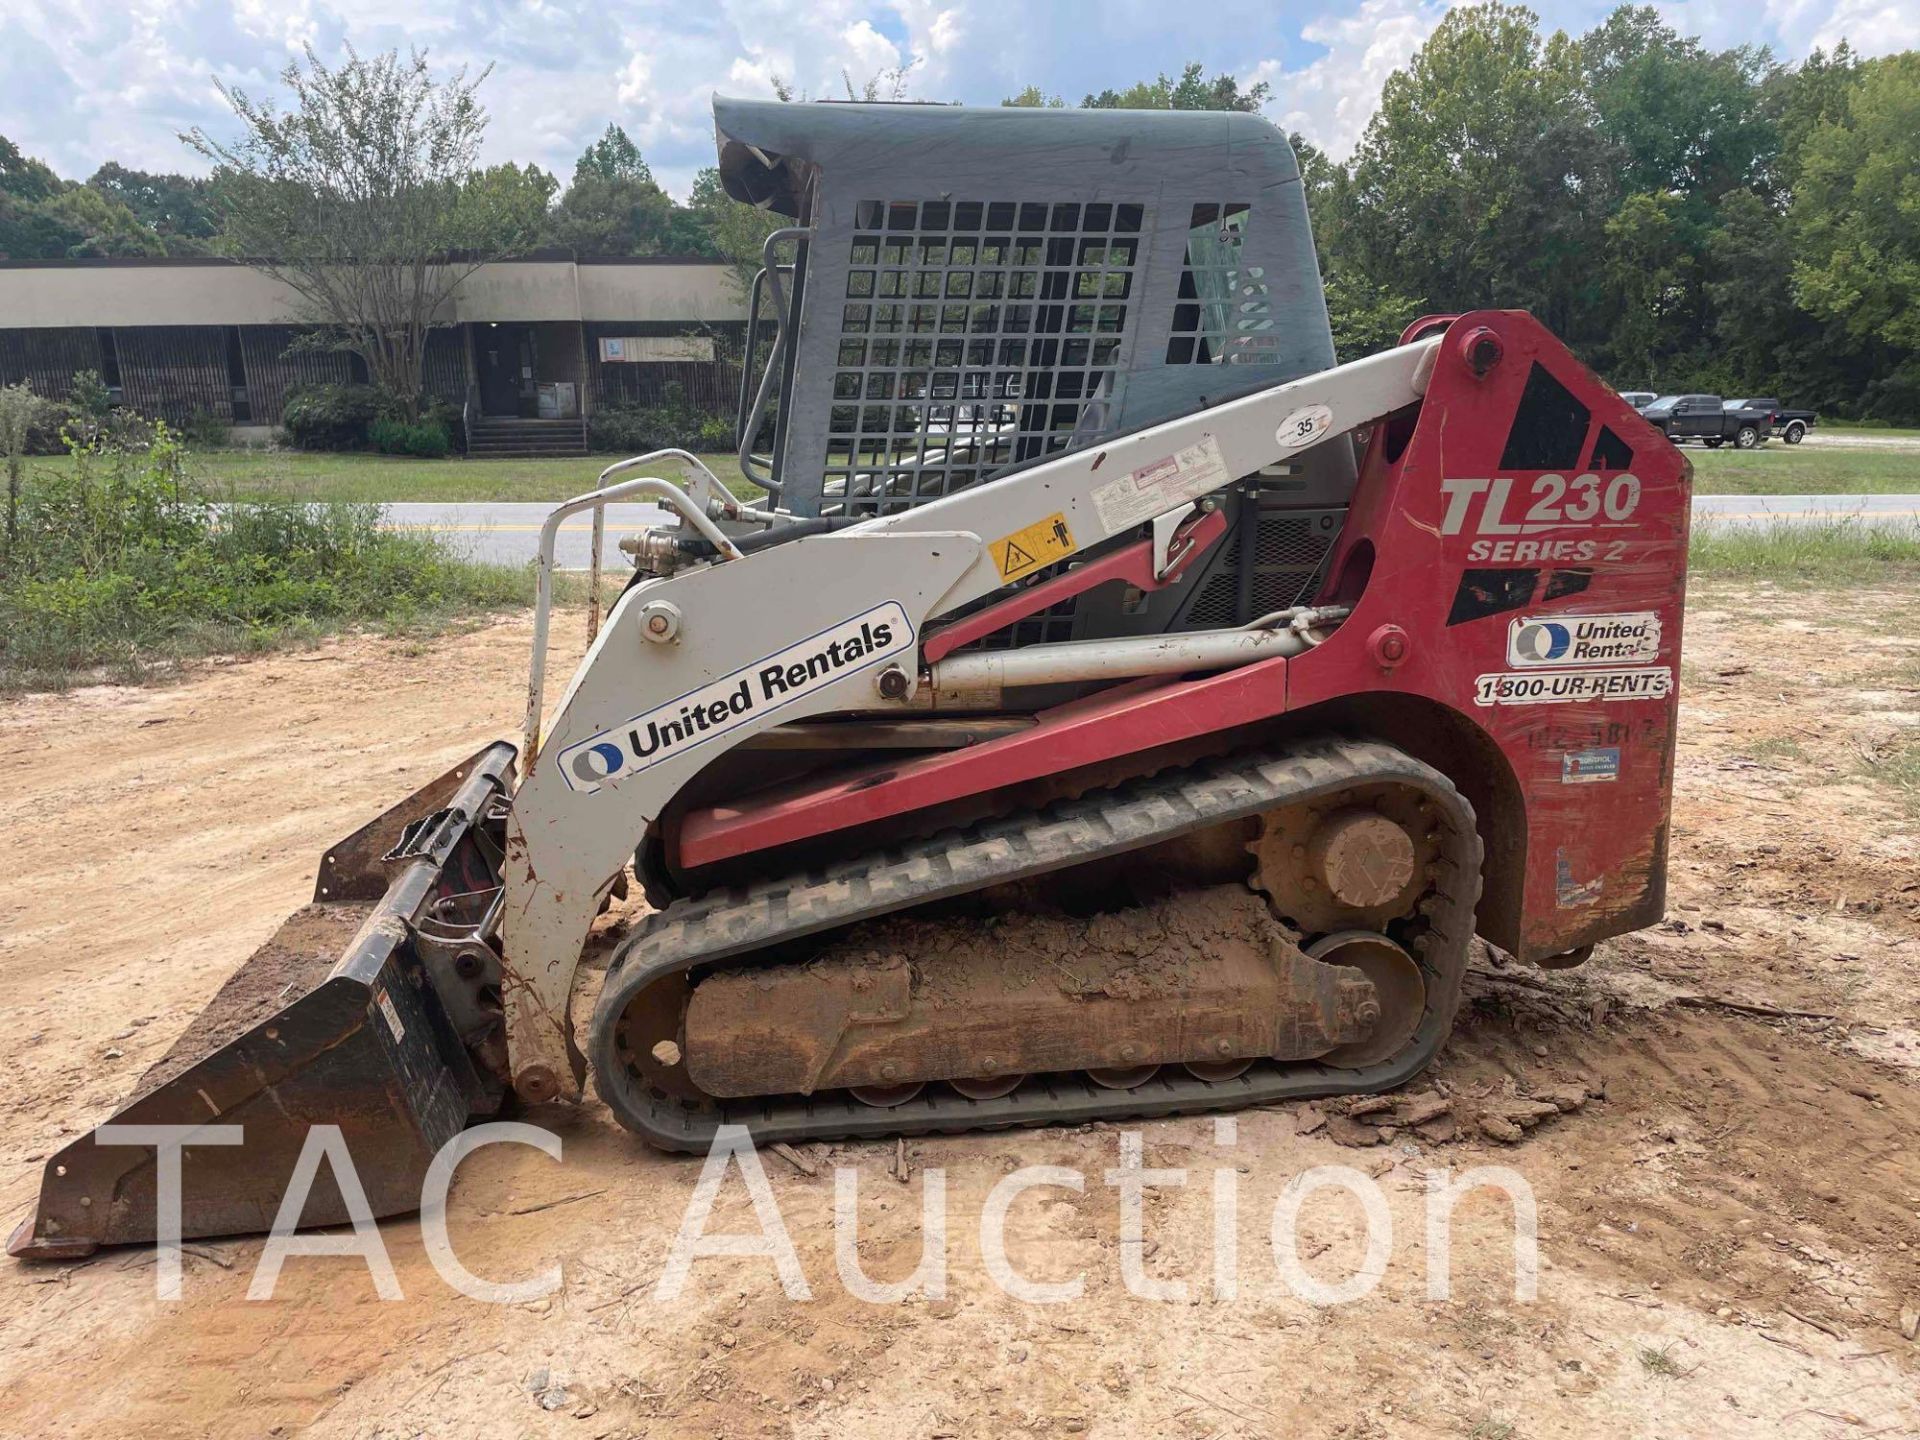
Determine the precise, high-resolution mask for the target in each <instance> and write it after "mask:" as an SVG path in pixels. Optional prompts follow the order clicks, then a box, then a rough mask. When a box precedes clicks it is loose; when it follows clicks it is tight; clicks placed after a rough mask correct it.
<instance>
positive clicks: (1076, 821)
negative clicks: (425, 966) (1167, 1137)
mask: <svg viewBox="0 0 1920 1440" xmlns="http://www.w3.org/2000/svg"><path fill="white" fill-rule="evenodd" d="M1382 781H1387V782H1397V783H1401V784H1405V785H1408V786H1410V787H1412V788H1414V789H1417V790H1420V791H1422V792H1424V793H1425V794H1426V796H1427V797H1428V798H1429V799H1430V800H1431V801H1432V802H1433V804H1434V807H1435V819H1436V821H1437V822H1439V823H1438V826H1437V828H1438V830H1439V832H1440V839H1441V850H1440V859H1439V861H1438V863H1437V865H1436V871H1437V874H1436V877H1435V879H1434V882H1433V885H1432V887H1431V888H1430V889H1429V891H1428V892H1427V894H1426V895H1425V896H1424V897H1423V898H1422V900H1421V902H1420V904H1419V907H1418V911H1419V913H1420V914H1421V915H1422V917H1423V918H1424V919H1425V920H1426V921H1427V923H1428V929H1427V930H1426V932H1425V933H1424V934H1423V935H1422V936H1421V937H1420V938H1419V939H1418V940H1416V942H1415V947H1414V953H1415V957H1416V958H1417V959H1418V960H1419V961H1420V963H1421V968H1422V970H1423V971H1424V972H1425V975H1426V981H1427V1006H1426V1011H1425V1013H1424V1014H1423V1016H1422V1017H1421V1022H1420V1027H1419V1029H1418V1030H1417V1031H1416V1032H1415V1034H1414V1038H1413V1040H1412V1042H1411V1043H1410V1044H1409V1045H1408V1046H1407V1048H1406V1049H1405V1050H1403V1051H1402V1052H1401V1053H1400V1054H1399V1055H1397V1056H1395V1057H1393V1058H1392V1059H1390V1060H1384V1061H1381V1062H1380V1063H1378V1064H1376V1065H1371V1066H1368V1067H1366V1068H1364V1069H1356V1070H1336V1069H1333V1068H1331V1067H1329V1066H1325V1065H1320V1064H1318V1063H1315V1062H1311V1061H1307V1062H1293V1063H1289V1064H1286V1065H1280V1064H1277V1063H1274V1062H1270V1061H1262V1062H1259V1063H1258V1064H1256V1065H1255V1066H1254V1067H1253V1068H1252V1069H1251V1070H1249V1071H1247V1072H1246V1073H1245V1074H1243V1075H1240V1076H1238V1077H1237V1078H1235V1079H1233V1080H1229V1081H1224V1082H1220V1083H1212V1082H1209V1081H1204V1080H1198V1079H1195V1078H1194V1077H1192V1076H1191V1075H1188V1074H1187V1073H1186V1072H1185V1071H1184V1070H1181V1069H1180V1068H1179V1067H1177V1066H1173V1065H1166V1066H1162V1067H1161V1069H1160V1072H1159V1074H1158V1075H1156V1076H1155V1077H1154V1078H1153V1079H1152V1080H1150V1081H1148V1082H1147V1083H1146V1084H1145V1085H1143V1086H1141V1087H1140V1088H1139V1089H1137V1090H1107V1089H1103V1088H1101V1087H1100V1086H1097V1085H1095V1084H1094V1083H1093V1082H1092V1081H1090V1080H1087V1079H1085V1078H1083V1077H1081V1076H1079V1075H1076V1074H1073V1073H1061V1074H1053V1075H1036V1076H1034V1077H1032V1078H1031V1079H1029V1080H1028V1081H1027V1083H1026V1084H1024V1085H1022V1086H1021V1087H1020V1088H1019V1089H1018V1090H1016V1091H1014V1092H1013V1093H1012V1094H1011V1095H1006V1096H1003V1097H1001V1098H1000V1099H997V1100H969V1099H967V1098H966V1097H964V1096H962V1095H959V1094H956V1093H954V1092H953V1091H951V1090H948V1089H946V1088H944V1087H941V1086H938V1085H933V1084H930V1085H929V1086H928V1087H927V1089H926V1090H924V1091H922V1092H921V1094H920V1095H919V1096H917V1097H916V1098H915V1099H913V1100H910V1101H908V1102H907V1103H906V1104H905V1105H901V1106H897V1107H894V1108H892V1109H876V1108H874V1107H872V1106H868V1105H863V1104H861V1103H860V1102H858V1101H856V1100H854V1099H852V1098H851V1097H849V1096H848V1095H847V1094H846V1093H845V1092H844V1091H830V1092H823V1093H821V1094H819V1095H815V1096H811V1097H808V1096H797V1095H796V1096H776V1097H768V1098H760V1099H751V1100H734V1101H724V1102H717V1103H716V1104H715V1105H714V1106H713V1107H711V1108H699V1109H695V1108H691V1107H689V1106H687V1105H685V1104H683V1103H681V1102H679V1101H677V1100H675V1099H673V1098H671V1097H668V1096H665V1095H662V1094H661V1093H660V1092H658V1091H657V1090H655V1089H654V1088H653V1087H652V1086H651V1085H648V1084H647V1083H646V1082H645V1081H644V1079H643V1078H640V1077H636V1076H635V1075H634V1074H633V1073H632V1072H631V1071H630V1070H629V1069H628V1068H627V1067H626V1065H625V1064H624V1063H622V1062H621V1060H620V1059H619V1055H618V1051H617V1048H616V1046H615V1042H614V1031H615V1024H616V1021H617V1020H618V1018H619V1015H620V1012H621V1011H622V1010H624V1009H625V1008H626V1006H627V1004H628V1003H629V1001H630V1000H631V999H632V998H633V997H634V996H635V995H637V994H638V993H640V991H641V990H643V989H645V988H646V987H647V986H649V985H652V984H654V983H656V982H657V981H659V980H661V979H663V978H666V977H669V976H671V975H675V974H678V973H681V972H684V971H687V970H689V969H692V968H694V967H696V966H709V965H712V964H714V963H716V962H718V961H723V960H727V959H730V958H734V957H737V956H741V955H748V954H751V953H753V952H754V951H756V950H760V949H763V948H765V947H766V946H769V945H772V944H775V943H777V942H780V941H785V940H792V939H794V938H796V937H800V936H805V935H810V934H816V933H819V932H821V931H825V930H832V929H839V928H841V927H843V926H846V925H848V924H851V923H853V922H855V921H859V920H865V919H869V918H871V917H874V916H877V915H886V914H889V913H892V912H894V911H899V910H904V909H907V908H909V907H911V906H915V905H923V904H926V903H927V902H929V901H933V900H939V899H943V898H946V897H949V896H954V895H960V894H964V893H966V892H968V891H972V890H979V889H982V888H983V887H985V886H988V885H996V884H1000V883H1002V882H1004V881H1008V880H1016V879H1019V878H1021V877H1024V876H1029V875H1038V874H1044V873H1045V872H1047V871H1051V870H1059V869H1064V868H1067V867H1069V866H1073V865H1082V864H1086V863H1088V862H1090V861H1094V860H1099V859H1103V858H1106V857H1109V856H1113V855H1119V854H1122V853H1124V852H1126V851H1129V850H1136V849H1139V848H1140V847H1141V846H1143V845H1150V844H1153V843H1155V842H1156V841H1161V840H1167V839H1171V838H1173V837H1175V836H1178V835H1183V834H1188V833H1190V832H1192V831H1195V830H1201V829H1205V828H1206V827H1208V826H1212V825H1218V824H1221V823H1223V822H1226V821H1230V820H1237V819H1241V818H1243V817H1246V816H1250V815H1257V814H1260V813H1261V812H1262V811H1266V810H1271V809H1273V808H1275V807H1276V806H1280V805H1291V804H1299V803H1302V802H1307V801H1313V800H1316V799H1320V798H1322V797H1325V796H1327V795H1331V794H1334V793H1337V792H1339V791H1342V790H1346V789H1349V788H1351V787H1353V786H1356V785H1368V784H1377V783H1380V782H1382ZM1480 852H1481V846H1480V837H1479V835H1478V833H1477V832H1476V830H1475V828H1474V820H1473V810H1472V807H1471V806H1470V805H1468V803H1467V801H1466V800H1465V799H1464V798H1463V797H1462V796H1461V795H1460V794H1459V792H1458V791H1456V790H1455V789H1454V788H1453V785H1452V784H1451V783H1450V782H1449V781H1448V780H1447V778H1446V777H1445V776H1444V775H1442V774H1441V773H1440V772H1439V771H1437V770H1434V769H1433V768H1431V767H1430V766H1427V765H1425V764H1422V763H1421V762H1420V761H1418V760H1415V759H1413V758H1412V757H1411V756H1408V755H1407V754H1405V753H1404V752H1402V751H1400V750H1396V749H1394V748H1393V747H1391V746H1388V745H1383V744H1380V743H1377V742H1372V741H1346V740H1318V741H1312V742H1308V743H1305V744H1301V745H1298V746H1294V747H1290V748H1289V749H1287V750H1285V751H1281V752H1268V753H1262V754H1255V755H1239V756H1232V757H1228V758H1224V759H1217V760H1211V761H1206V762H1203V763H1200V764H1197V765H1194V766H1191V767H1188V768H1184V769H1178V770H1169V771H1163V772H1161V773H1160V774H1157V775H1153V776H1148V777H1145V778H1142V779H1138V780H1133V781H1129V782H1126V783H1125V784H1122V785H1119V786H1116V787H1114V788H1113V789H1110V790H1102V791H1097V792H1093V793H1090V794H1087V795H1083V796H1081V797H1079V798H1077V799H1073V800H1065V801H1060V802H1057V803H1056V804H1054V805H1051V806H1049V807H1048V808H1046V809H1045V810H1041V811H1030V812H1026V813H1023V814H1020V815H1016V816H1010V817H1004V818H997V819H992V820H985V821H981V822H979V823H977V824H975V825H972V826H970V827H967V828H965V829H962V830H957V831H953V830H950V831H946V832H943V833H942V834H939V835H935V836H933V837H931V838H928V839H925V840H920V841H916V842H913V843H912V844H909V845H906V846H903V847H899V848H896V849H893V850H888V851H882V852H876V853H873V854H869V855H866V856H862V857H859V858H857V859H854V860H849V861H845V862H841V863H839V864H836V865H834V866H833V867H831V868H829V869H826V870H823V871H817V872H812V873H807V874H801V875H790V876H784V877H781V878H779V879H773V880H765V881H760V882H757V883H755V884H753V885H750V886H746V887H743V888H735V889H730V890H718V891H713V892H709V893H707V894H705V895H700V896H695V897H691V898H688V899H684V900H678V901H675V902H674V903H673V904H671V905H670V906H668V907H667V908H666V909H665V910H663V911H661V912H659V913H658V914H655V915H652V916H649V917H648V919H647V921H646V922H645V925H644V927H643V928H642V929H640V930H638V931H637V932H635V934H634V935H632V936H631V937H629V938H628V940H627V941H626V942H625V943H624V944H623V945H622V946H621V947H620V949H619V951H618V952H617V953H616V955H615V956H614V960H613V965H612V968H611V969H610V971H609V973H608V976H607V982H606V986H605V988H604V989H603V990H602V992H601V996H600V1002H599V1004H598V1006H596V1007H595V1010H594V1016H593V1027H592V1033H591V1038H590V1041H589V1044H590V1048H591V1050H592V1058H593V1069H594V1086H595V1088H596V1089H597V1090H598V1092H599V1093H600V1095H601V1097H602V1098H603V1099H604V1100H605V1101H606V1102H607V1104H608V1106H609V1107H611V1109H612V1110H613V1113H614V1115H615V1116H616V1117H617V1118H618V1119H619V1121H620V1123H621V1124H623V1125H625V1126H626V1127H627V1128H628V1129H630V1130H632V1131H634V1132H635V1133H636V1134H638V1135H640V1136H642V1137H643V1138H644V1139H646V1140H647V1141H648V1142H650V1143H651V1144H653V1145H656V1146H659V1147H660V1148H662V1149H666V1150H683V1151H696V1152H698V1151H704V1150H706V1149H707V1148H708V1147H709V1146H710V1144H711V1143H712V1140H713V1136H714V1133H715V1131H716V1129H717V1128H718V1127H719V1126H720V1125H722V1124H728V1125H743V1126H745V1127H746V1128H747V1129H748V1130H749V1131H750V1132H751V1134H752V1136H753V1138H754V1140H755V1142H756V1143H759V1144H763V1145H764V1144H771V1143H773V1142H775V1141H781V1140H789V1141H791V1140H844V1139H857V1138H871V1137H879V1136H889V1135H924V1134H934V1133H958V1132H962V1131H968V1130H981V1129H1007V1128H1011V1127H1019V1126H1030V1125H1059V1124H1081V1123H1085V1122H1087V1121H1091V1120H1115V1119H1127V1118H1135V1117H1151V1116H1161V1115H1177V1114H1185V1113H1191V1112H1195V1111H1207V1110H1229V1109H1237V1108H1239V1107H1241V1106H1246V1105H1261V1104H1269V1103H1272V1102H1275V1101H1281V1100H1292V1099H1299V1098H1304V1097H1307V1096H1313V1095H1329V1094H1336V1093H1365V1092H1368V1091H1375V1090H1388V1089H1392V1088H1393V1087H1394V1086H1397V1085H1401V1084H1404V1083H1405V1082H1406V1081H1407V1080H1409V1079H1411V1078H1412V1077H1413V1076H1414V1075H1416V1074H1418V1073H1419V1072H1420V1070H1421V1069H1422V1068H1424V1067H1425V1066H1426V1064H1427V1062H1428V1061H1429V1060H1431V1059H1432V1058H1433V1055H1434V1053H1435V1052H1436V1051H1437V1050H1438V1049H1439V1048H1440V1045H1441V1042H1442V1041H1444V1040H1445V1039H1446V1036H1447V1032H1448V1031H1449V1030H1450V1029H1451V1028H1452V1025H1453V1015H1454V1011H1455V1009H1456V1008H1457V1007H1458V1005H1459V999H1460V980H1461V975H1462V973H1463V971H1464V969H1465V961H1466V949H1467V942H1468V940H1469V939H1470V938H1471V937H1472V934H1473V911H1474V905H1475V904H1476V903H1477V901H1478V899H1479V893H1480V859H1481V853H1480Z"/></svg>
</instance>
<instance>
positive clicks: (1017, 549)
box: [987, 512, 1080, 580]
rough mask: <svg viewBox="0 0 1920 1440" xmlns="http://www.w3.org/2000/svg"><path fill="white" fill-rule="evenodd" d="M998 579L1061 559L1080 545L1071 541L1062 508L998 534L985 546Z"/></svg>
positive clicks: (1020, 573)
mask: <svg viewBox="0 0 1920 1440" xmlns="http://www.w3.org/2000/svg"><path fill="white" fill-rule="evenodd" d="M987 548H988V549H989V550H990V551H992V553H993V563H994V565H995V567H996V568H997V569H998V570H999V571H1000V578H1001V579H1002V580H1018V579H1019V578H1020V577H1021V576H1023V575H1030V574H1032V573H1033V572H1034V571H1035V570H1038V569H1039V568H1040V567H1041V566H1042V565H1051V564H1052V563H1053V562H1054V561H1056V560H1060V559H1064V558H1065V557H1066V556H1068V555H1071V554H1073V552H1074V551H1076V550H1078V549H1079V548H1080V547H1079V546H1078V545H1076V544H1074V543H1073V532H1072V531H1071V530H1069V529H1067V517H1066V515H1065V513H1064V512H1062V513H1060V514H1055V515H1049V516H1048V517H1047V518H1046V519H1044V520H1038V521H1035V522H1034V523H1033V524H1031V525H1029V526H1027V528H1026V529H1024V530H1016V531H1014V532H1013V534H1011V535H1002V536H1001V537H1000V538H999V539H998V540H996V541H994V542H993V544H991V545H989V546H988V547H987Z"/></svg>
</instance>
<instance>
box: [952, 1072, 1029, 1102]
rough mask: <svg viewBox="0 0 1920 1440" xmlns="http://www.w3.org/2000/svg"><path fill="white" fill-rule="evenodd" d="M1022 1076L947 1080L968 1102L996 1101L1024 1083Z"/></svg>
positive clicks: (1024, 1078)
mask: <svg viewBox="0 0 1920 1440" xmlns="http://www.w3.org/2000/svg"><path fill="white" fill-rule="evenodd" d="M1026 1080H1027V1077H1026V1076H1024V1075H981V1076H976V1077H974V1078H972V1079H968V1080H949V1081H947V1084H949V1085H951V1086H952V1087H953V1088H954V1089H955V1090H956V1091H957V1092H959V1093H960V1094H962V1095H964V1096H966V1097H967V1099H969V1100H998V1099H999V1098H1000V1097H1001V1096H1002V1095H1011V1094H1012V1093H1013V1092H1014V1091H1016V1090H1018V1089H1019V1088H1020V1087H1021V1086H1022V1085H1024V1084H1025V1083H1026Z"/></svg>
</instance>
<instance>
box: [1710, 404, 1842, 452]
mask: <svg viewBox="0 0 1920 1440" xmlns="http://www.w3.org/2000/svg"><path fill="white" fill-rule="evenodd" d="M1726 405H1727V408H1728V409H1729V410H1735V409H1738V410H1764V411H1766V412H1767V416H1768V420H1769V423H1770V424H1771V425H1772V427H1773V431H1774V433H1775V434H1776V435H1778V436H1779V437H1780V438H1781V439H1782V440H1784V441H1786V442H1787V443H1788V444H1789V445H1798V444H1799V443H1800V442H1801V441H1802V440H1804V439H1806V438H1807V431H1809V430H1811V429H1812V428H1813V426H1814V424H1815V422H1816V421H1817V420H1818V419H1819V418H1820V417H1819V416H1818V415H1816V414H1815V413H1814V412H1813V411H1811V410H1789V409H1787V408H1786V406H1784V405H1782V404H1781V403H1780V402H1779V400H1777V399H1775V398H1773V397H1771V396H1762V397H1760V398H1757V399H1749V400H1729V401H1727V402H1726Z"/></svg>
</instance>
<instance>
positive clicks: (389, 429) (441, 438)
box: [367, 419, 453, 460]
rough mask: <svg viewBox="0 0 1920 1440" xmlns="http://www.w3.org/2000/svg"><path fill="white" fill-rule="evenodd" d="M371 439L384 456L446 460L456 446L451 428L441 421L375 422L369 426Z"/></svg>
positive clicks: (383, 420) (368, 434) (369, 438)
mask: <svg viewBox="0 0 1920 1440" xmlns="http://www.w3.org/2000/svg"><path fill="white" fill-rule="evenodd" d="M367 438H368V440H370V441H372V443H373V448H374V449H376V450H378V451H379V452H380V453H381V454H382V455H417V456H419V457H420V458H421V459H424V460H439V459H442V458H444V457H445V455H446V453H447V451H448V450H449V449H451V448H452V446H453V437H452V436H450V435H449V434H447V427H446V426H445V425H442V424H441V423H440V422H439V421H437V420H421V421H419V422H418V423H417V424H413V425H409V424H408V423H407V422H406V421H404V420H385V419H381V420H375V421H374V422H373V424H371V425H369V426H368V427H367Z"/></svg>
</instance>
